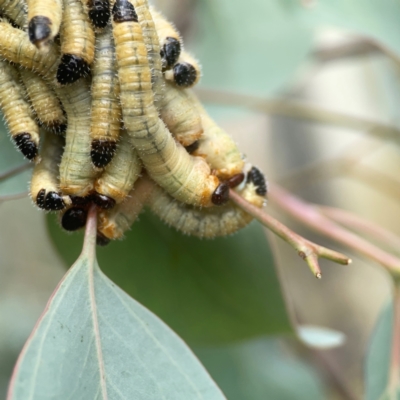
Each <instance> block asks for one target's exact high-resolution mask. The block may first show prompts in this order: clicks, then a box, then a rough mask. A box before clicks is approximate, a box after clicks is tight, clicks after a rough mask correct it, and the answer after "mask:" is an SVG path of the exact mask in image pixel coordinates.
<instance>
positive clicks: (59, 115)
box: [20, 69, 67, 133]
mask: <svg viewBox="0 0 400 400" xmlns="http://www.w3.org/2000/svg"><path fill="white" fill-rule="evenodd" d="M20 75H21V80H22V82H23V84H24V86H25V88H26V93H27V95H28V97H29V100H30V102H31V104H32V107H33V109H34V111H35V113H36V117H37V119H38V121H39V123H40V124H41V125H44V126H45V127H47V128H49V129H51V130H52V131H53V132H55V133H63V132H65V130H66V128H67V118H66V117H65V115H64V112H63V110H62V109H61V103H60V101H59V100H58V98H57V96H56V94H55V93H54V91H53V89H52V88H51V87H50V86H49V85H48V84H47V83H46V82H45V81H44V80H43V79H42V78H41V77H40V76H39V75H36V74H35V73H33V72H32V71H30V70H28V69H21V70H20Z"/></svg>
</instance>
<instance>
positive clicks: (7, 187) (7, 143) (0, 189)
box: [0, 113, 32, 199]
mask: <svg viewBox="0 0 400 400" xmlns="http://www.w3.org/2000/svg"><path fill="white" fill-rule="evenodd" d="M26 163H27V160H25V159H24V157H23V156H22V154H21V153H20V152H19V151H18V150H17V148H16V147H15V146H14V144H13V143H12V142H11V140H10V136H9V134H8V131H7V128H6V126H5V124H4V118H3V115H2V114H1V113H0V175H1V174H3V173H5V172H7V171H9V170H12V169H14V168H16V167H18V166H21V165H23V164H26ZM31 174H32V172H31V171H29V170H28V171H24V172H22V173H20V174H17V175H14V176H12V177H10V178H8V179H6V180H3V181H2V180H0V199H1V197H2V196H14V195H17V194H20V193H23V192H26V191H27V190H28V182H29V180H30V176H31Z"/></svg>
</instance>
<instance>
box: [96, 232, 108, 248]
mask: <svg viewBox="0 0 400 400" xmlns="http://www.w3.org/2000/svg"><path fill="white" fill-rule="evenodd" d="M110 242H111V240H110V239H109V238H108V237H105V236H104V235H103V234H102V233H101V232H99V231H97V237H96V244H97V246H101V247H104V246H107V245H108V244H109V243H110Z"/></svg>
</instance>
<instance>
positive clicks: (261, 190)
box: [247, 167, 267, 196]
mask: <svg viewBox="0 0 400 400" xmlns="http://www.w3.org/2000/svg"><path fill="white" fill-rule="evenodd" d="M247 182H253V183H254V185H255V186H257V189H256V193H257V194H258V195H260V196H265V195H266V194H267V182H266V181H265V177H264V175H263V173H262V172H261V171H260V170H259V169H258V168H256V167H252V168H251V170H250V171H249V172H248V173H247Z"/></svg>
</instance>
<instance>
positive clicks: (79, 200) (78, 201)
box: [70, 195, 92, 206]
mask: <svg viewBox="0 0 400 400" xmlns="http://www.w3.org/2000/svg"><path fill="white" fill-rule="evenodd" d="M70 198H71V201H72V204H73V205H74V206H86V205H88V204H89V203H90V202H91V201H92V196H91V195H89V196H86V197H81V196H70Z"/></svg>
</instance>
